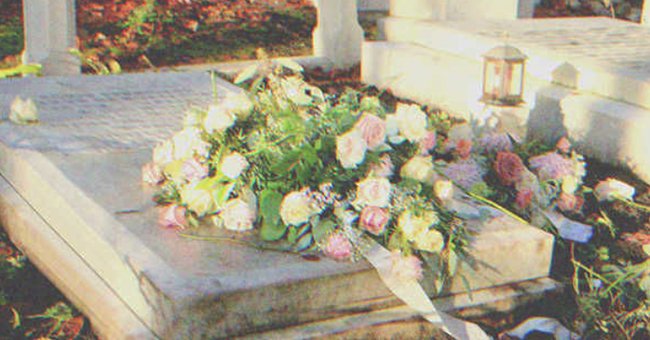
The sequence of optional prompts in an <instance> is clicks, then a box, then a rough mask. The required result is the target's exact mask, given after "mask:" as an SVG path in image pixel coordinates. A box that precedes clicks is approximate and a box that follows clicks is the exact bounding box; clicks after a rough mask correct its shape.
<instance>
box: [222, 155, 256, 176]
mask: <svg viewBox="0 0 650 340" xmlns="http://www.w3.org/2000/svg"><path fill="white" fill-rule="evenodd" d="M248 166H249V164H248V161H247V160H246V157H244V156H242V155H241V154H240V153H238V152H234V153H231V154H230V155H228V156H226V157H224V158H223V159H222V160H221V165H220V166H219V170H221V172H222V173H223V174H224V175H226V176H227V177H228V178H230V179H237V178H238V177H239V176H240V175H241V174H242V173H243V172H244V170H246V169H247V168H248Z"/></svg>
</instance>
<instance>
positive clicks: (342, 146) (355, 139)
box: [336, 129, 368, 169]
mask: <svg viewBox="0 0 650 340" xmlns="http://www.w3.org/2000/svg"><path fill="white" fill-rule="evenodd" d="M367 148H368V146H367V145H366V141H365V140H364V139H363V137H362V136H361V133H360V132H359V131H358V130H356V129H352V130H350V131H349V132H347V133H345V134H342V135H340V136H338V137H336V158H337V159H338V160H339V162H341V166H343V167H344V168H346V169H354V168H356V167H357V165H359V164H361V162H363V159H364V158H365V157H366V149H367Z"/></svg>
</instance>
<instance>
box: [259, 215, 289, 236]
mask: <svg viewBox="0 0 650 340" xmlns="http://www.w3.org/2000/svg"><path fill="white" fill-rule="evenodd" d="M286 231H287V227H286V226H285V225H284V224H282V223H271V222H268V220H266V219H265V220H264V221H263V222H262V228H261V230H260V237H261V238H262V240H264V241H277V240H279V239H281V238H282V236H284V234H285V233H286Z"/></svg>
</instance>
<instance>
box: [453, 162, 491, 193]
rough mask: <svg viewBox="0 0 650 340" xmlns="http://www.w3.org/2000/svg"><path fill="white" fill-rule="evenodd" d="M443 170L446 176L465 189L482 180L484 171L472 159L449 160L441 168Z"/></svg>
mask: <svg viewBox="0 0 650 340" xmlns="http://www.w3.org/2000/svg"><path fill="white" fill-rule="evenodd" d="M443 172H444V174H445V176H447V178H449V179H451V180H452V181H453V182H454V183H456V185H458V186H460V187H461V188H463V189H465V190H470V189H471V188H472V187H473V186H474V185H475V184H478V183H481V182H483V174H484V171H483V169H482V168H481V166H480V165H479V164H478V163H476V161H474V160H473V159H465V160H460V161H456V162H451V163H449V164H447V166H445V167H444V168H443Z"/></svg>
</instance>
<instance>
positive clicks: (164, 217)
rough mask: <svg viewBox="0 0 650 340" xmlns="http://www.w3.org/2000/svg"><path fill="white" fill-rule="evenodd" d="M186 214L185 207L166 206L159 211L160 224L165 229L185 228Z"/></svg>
mask: <svg viewBox="0 0 650 340" xmlns="http://www.w3.org/2000/svg"><path fill="white" fill-rule="evenodd" d="M185 213H186V209H185V207H182V206H179V205H176V204H170V205H167V206H164V207H162V208H161V209H160V210H159V211H158V224H159V225H160V226H162V227H165V228H185V226H186V225H187V219H186V218H185Z"/></svg>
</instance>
